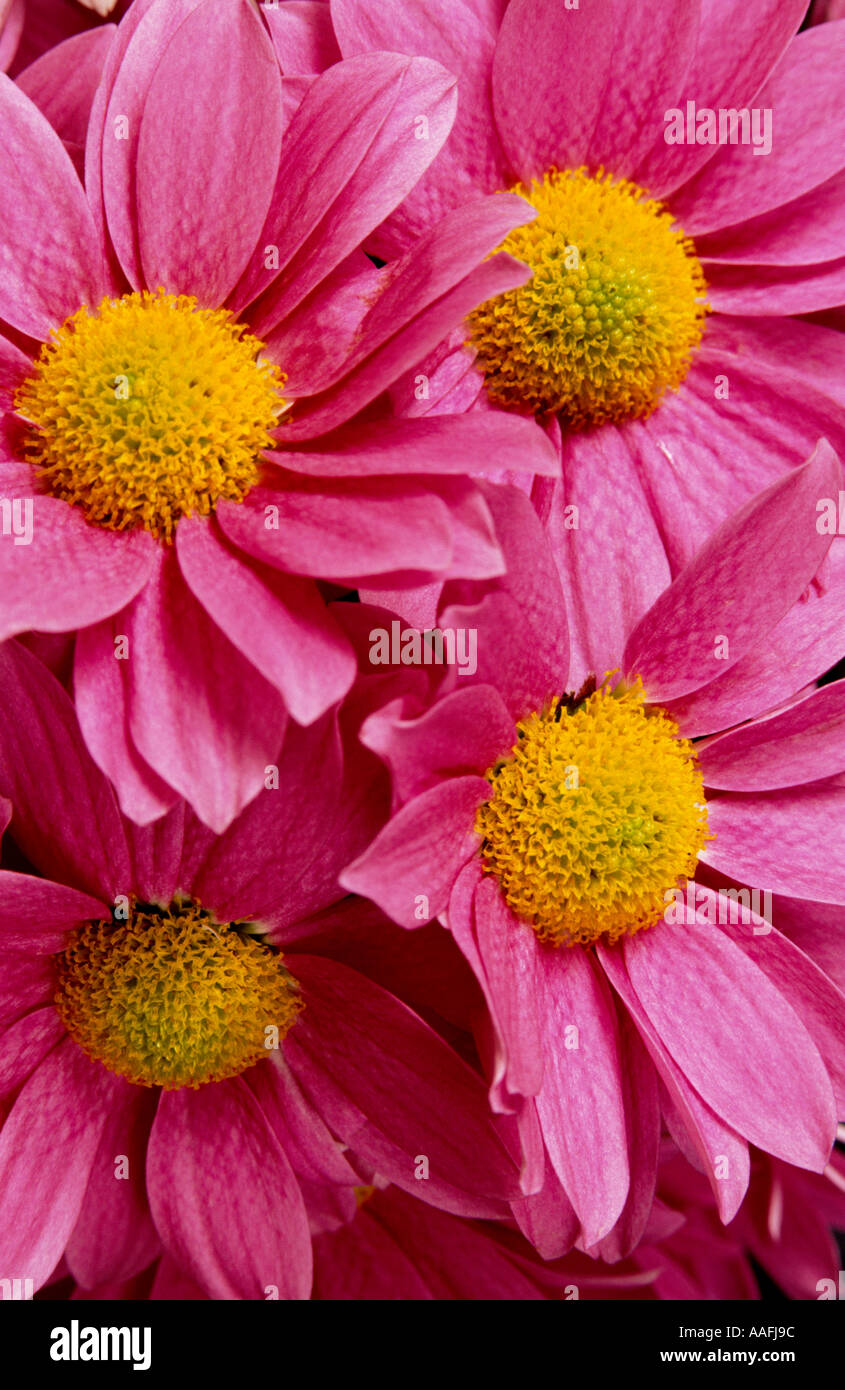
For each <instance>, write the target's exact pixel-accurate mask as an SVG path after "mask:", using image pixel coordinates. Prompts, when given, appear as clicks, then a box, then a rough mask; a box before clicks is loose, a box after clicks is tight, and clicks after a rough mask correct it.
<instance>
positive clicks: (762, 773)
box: [698, 681, 845, 792]
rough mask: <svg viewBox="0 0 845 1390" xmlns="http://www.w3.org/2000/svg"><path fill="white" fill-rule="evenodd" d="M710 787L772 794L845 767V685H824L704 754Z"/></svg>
mask: <svg viewBox="0 0 845 1390" xmlns="http://www.w3.org/2000/svg"><path fill="white" fill-rule="evenodd" d="M698 762H699V767H700V768H701V771H702V775H703V777H704V781H705V784H706V786H708V787H720V788H722V789H725V790H728V791H738V792H753V791H769V790H772V789H774V788H777V787H793V786H796V785H798V784H800V783H802V782H813V781H816V780H818V779H819V778H822V777H831V776H832V775H833V774H834V773H836V772H842V771H843V769H845V681H836V682H835V683H834V684H833V685H826V686H823V687H822V689H821V690H816V691H814V692H813V693H812V694H811V695H808V696H807V698H806V699H804V700H801V701H800V702H799V703H798V704H796V705H791V706H790V707H789V709H786V710H783V711H782V712H781V713H780V714H776V715H773V716H771V717H770V718H768V719H761V720H758V721H757V722H755V723H753V724H746V725H745V726H744V727H743V728H742V729H735V730H734V731H733V732H732V733H729V734H723V735H722V737H721V738H718V739H716V740H715V741H714V742H712V743H709V744H707V746H706V747H704V748H703V749H702V750H701V751H700V753H699V755H698Z"/></svg>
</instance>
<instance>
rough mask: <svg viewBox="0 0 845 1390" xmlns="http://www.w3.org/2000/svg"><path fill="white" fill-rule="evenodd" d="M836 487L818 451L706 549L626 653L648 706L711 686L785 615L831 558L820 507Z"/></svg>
mask: <svg viewBox="0 0 845 1390" xmlns="http://www.w3.org/2000/svg"><path fill="white" fill-rule="evenodd" d="M840 479H841V473H840V467H839V461H838V459H837V458H836V455H835V454H834V453H833V451H832V450H831V448H830V446H829V445H828V444H826V443H825V442H824V441H821V442H820V443H819V445H818V447H817V449H816V451H815V453H814V454H813V456H812V457H811V458H810V459H809V460H808V461H807V463H805V464H804V465H803V466H802V467H801V468H796V469H795V470H794V471H793V472H792V473H789V474H787V475H786V476H785V477H784V478H782V479H780V480H779V481H778V482H776V483H774V484H773V485H772V486H771V487H770V488H768V489H767V490H766V491H765V492H764V493H762V494H761V495H760V496H758V497H755V498H752V500H751V501H750V502H749V503H747V504H746V506H745V507H743V508H742V509H741V510H740V511H739V512H737V513H736V514H735V515H734V516H733V517H732V518H730V519H729V520H728V521H727V522H725V523H724V525H723V526H721V527H720V528H719V530H718V531H717V532H716V533H715V535H713V536H712V537H711V538H710V540H709V541H707V542H706V544H705V545H704V546H702V548H701V550H700V551H699V552H698V554H697V555H696V557H695V559H694V560H693V561H692V562H691V563H690V564H689V565H688V566H687V568H686V569H685V570H684V571H683V573H682V574H681V575H680V576H679V577H678V579H676V580H675V582H674V584H672V585H671V587H670V588H669V589H667V590H666V591H665V592H664V593H663V594H662V595H661V596H660V597H659V598H658V599H657V601H656V603H654V604H653V605H652V607H651V608H650V609H649V611H648V613H646V614H645V616H644V617H643V618H642V619H641V621H640V622H639V624H638V625H637V627H636V628H635V629H634V632H633V633H632V634H631V637H630V638H629V640H628V644H627V646H626V648H625V656H624V668H625V670H626V671H628V672H631V673H632V674H636V673H638V674H640V675H641V676H642V678H643V683H644V685H645V687H646V690H647V691H648V693H649V696H650V697H651V698H652V699H654V700H661V701H662V700H671V699H673V698H674V699H676V698H678V697H679V696H681V695H685V694H687V693H688V692H689V691H691V690H696V689H698V688H700V687H701V686H704V685H708V684H709V683H710V681H712V680H715V679H716V677H718V676H719V675H721V674H722V672H723V671H725V670H728V669H729V668H730V667H731V666H732V665H734V663H735V662H737V661H738V660H739V659H740V657H742V656H744V655H745V654H746V653H747V652H749V651H753V649H754V647H755V646H756V645H757V644H758V643H759V642H760V641H761V640H762V639H763V638H764V637H765V636H766V634H767V633H768V632H769V631H771V629H772V628H773V627H774V626H775V625H776V623H777V622H778V621H779V620H780V619H781V618H782V617H783V616H784V615H785V614H786V613H787V612H788V611H789V609H790V608H791V607H792V605H793V603H795V602H796V601H797V600H798V599H799V598H800V596H801V594H802V593H803V591H804V590H805V589H806V587H807V585H808V584H809V583H810V580H811V579H812V578H813V576H814V575H815V573H816V571H817V570H818V568H819V566H820V564H821V562H822V560H823V559H824V556H825V554H826V552H827V550H828V549H829V546H830V537H829V536H823V535H820V534H819V530H818V528H817V525H816V523H817V521H818V510H817V506H816V504H817V502H818V500H819V498H822V497H836V495H837V489H838V486H839V483H840ZM775 558H776V560H777V564H776V565H775V564H774V559H775ZM726 644H727V645H726Z"/></svg>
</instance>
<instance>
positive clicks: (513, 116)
mask: <svg viewBox="0 0 845 1390" xmlns="http://www.w3.org/2000/svg"><path fill="white" fill-rule="evenodd" d="M282 9H283V10H284V9H285V7H284V6H283V7H282ZM290 9H291V15H290V16H285V17H284V18H282V17H280V18H279V19H278V20H276V30H277V33H278V39H277V42H278V46H279V50H280V53H281V55H282V63H283V67H284V68H285V70H289V71H302V70H306V69H307V65H308V63H309V62H311V63H316V62H318V61H322V62H326V61H333V58H332V57H331V54H332V43H334V53H335V54H337V53H342V54H344V55H346V56H348V55H352V54H361V53H365V52H368V51H371V50H374V49H379V48H382V47H391V48H394V49H397V50H398V51H400V52H404V53H409V54H417V55H420V54H422V55H426V56H428V57H430V58H432V59H437V60H438V61H440V62H442V63H443V64H444V65H445V66H446V67H447V68H449V69H450V70H451V71H453V72H455V73H456V74H457V76H458V79H459V81H458V91H459V105H458V116H457V119H456V123H455V127H454V129H453V131H452V134H451V136H450V138H449V140H448V141H447V143H446V145H445V146H444V149H443V150H442V151H441V153H440V154H439V156H438V158H437V159H436V160H435V162H434V163H433V165H432V167H431V168H430V170H429V171H428V172H427V174H426V175H425V177H424V178H423V179H422V180H421V181H420V183H419V184H418V185H417V187H416V188H415V189H414V190H413V191H412V192H411V193H410V194H409V196H408V197H407V198H406V199H405V201H404V202H403V204H402V205H401V207H400V208H399V209H397V211H396V212H395V213H394V214H393V215H392V216H391V217H390V218H389V219H388V220H387V223H386V225H385V226H384V227H383V228H382V229H381V230H380V233H379V237H378V240H377V242H373V245H374V246H375V247H377V248H378V249H379V251H380V254H382V255H385V256H390V255H395V254H401V253H402V252H403V251H404V249H405V248H406V247H407V245H408V244H409V241H410V240H412V239H413V238H414V237H416V236H418V235H419V233H420V231H421V229H422V228H424V227H429V226H431V225H433V224H434V223H435V222H436V220H437V219H438V218H439V217H441V216H443V215H444V214H445V213H446V212H448V210H449V209H451V208H454V207H456V206H459V205H460V204H461V202H462V200H464V199H466V198H468V197H471V196H472V195H473V194H476V193H479V192H485V193H490V192H492V191H493V190H495V189H505V188H509V189H513V188H518V189H519V191H520V192H521V193H522V194H523V196H525V197H526V198H528V200H529V201H531V202H532V203H533V205H534V206H535V207H536V208H537V210H538V217H537V219H536V221H535V222H533V223H531V224H530V225H526V226H523V227H521V228H518V229H517V230H516V231H515V232H513V233H512V234H511V235H510V236H509V237H508V238H507V239H506V240H505V242H504V243H503V244H504V246H505V247H506V248H507V249H508V250H510V251H511V252H512V253H513V254H514V255H516V256H517V257H519V258H520V259H522V260H524V261H525V262H526V263H527V264H529V265H531V267H532V269H533V272H534V273H533V278H532V280H531V281H530V282H529V283H528V284H526V285H524V286H520V287H518V288H517V289H516V290H514V291H511V292H509V293H507V294H505V295H503V296H500V297H498V298H494V299H491V301H490V302H489V303H488V304H487V305H485V306H484V307H483V308H482V309H480V310H478V311H477V312H475V313H473V314H472V315H470V319H469V332H468V335H467V337H468V343H469V346H470V348H471V349H472V351H473V352H474V353H475V355H476V364H475V368H474V369H472V370H470V371H466V369H464V372H463V375H462V376H460V368H459V367H458V365H457V363H455V362H452V363H451V365H450V368H449V370H450V372H451V375H452V377H453V379H457V378H458V377H459V376H460V381H461V385H460V396H461V399H462V401H463V402H464V404H465V405H469V404H471V403H472V402H473V401H474V400H476V399H477V398H479V392H480V393H481V398H482V399H483V398H484V397H485V396H486V397H487V398H488V401H492V402H494V403H496V404H497V405H499V406H501V407H503V408H505V409H508V410H516V411H530V412H535V413H537V414H538V416H541V417H545V418H547V419H548V420H549V428H550V432H551V434H552V437H553V438H555V440H556V442H557V443H558V447H559V448H560V452H561V459H562V470H563V471H562V479H561V480H560V481H558V482H557V483H555V484H553V485H552V486H551V488H550V489H548V490H544V491H547V492H550V493H551V496H547V505H548V506H549V508H550V510H552V511H553V512H554V513H555V514H556V515H557V517H558V518H559V521H558V524H559V527H560V529H561V532H563V518H564V514H565V513H564V509H565V507H567V506H569V507H575V508H576V509H577V510H578V513H580V515H579V517H578V524H577V525H576V524H573V525H572V534H571V535H570V534H565V535H563V534H562V535H561V538H560V543H559V549H560V550H561V551H563V550H564V549H565V550H571V551H572V553H573V557H574V559H573V561H572V562H571V563H572V564H574V567H575V568H576V571H577V574H576V577H577V578H578V579H579V580H580V582H582V583H585V582H586V579H585V576H587V575H588V574H589V572H590V570H591V566H592V561H593V556H594V555H595V554H596V553H598V551H599V550H600V549H601V548H602V547H604V548H607V549H613V548H615V547H617V546H618V545H619V544H620V538H621V537H622V535H623V529H624V531H626V532H627V536H626V537H625V540H624V543H627V544H630V543H633V544H635V546H636V555H635V556H634V555H632V556H631V564H630V566H629V568H628V572H627V574H626V576H625V582H624V585H623V587H622V588H621V589H619V590H618V591H614V590H612V589H611V587H610V584H609V583H608V585H606V586H605V590H606V594H607V597H608V600H609V601H610V603H609V606H610V610H611V613H613V612H615V609H616V608H617V607H620V606H621V607H624V608H625V610H626V612H627V615H628V617H629V618H630V619H631V620H632V621H636V620H637V619H639V618H640V617H641V616H642V614H643V613H644V612H645V611H646V609H647V608H648V607H649V606H650V604H651V603H653V602H654V600H655V599H656V597H657V595H658V594H659V593H660V591H661V589H662V588H664V587H665V585H666V584H667V583H668V582H669V580H670V579H671V577H672V576H673V575H674V574H676V573H677V572H678V570H679V569H680V568H681V567H682V565H683V564H684V563H685V562H686V561H687V560H688V559H689V558H690V557H691V556H692V554H694V552H695V550H696V548H697V547H698V545H699V544H700V543H701V541H702V540H703V539H704V538H705V536H706V535H707V534H709V533H710V532H711V531H712V530H713V529H714V527H715V526H716V525H717V524H719V523H720V522H721V521H722V520H724V519H725V517H726V516H728V515H729V514H730V512H731V511H733V510H734V509H735V508H736V507H738V506H740V505H741V504H742V503H743V502H745V501H746V500H747V499H748V498H749V497H750V496H752V495H753V494H754V493H755V492H757V491H759V490H760V489H762V488H763V487H765V486H767V485H768V484H769V483H770V482H772V481H773V480H774V478H775V477H776V476H777V475H778V474H779V473H780V472H782V471H783V470H784V469H786V468H790V467H792V466H793V465H794V463H795V461H796V459H798V458H806V457H807V456H808V455H809V453H810V452H811V450H812V448H813V447H814V445H815V442H816V440H817V439H818V438H819V437H821V436H824V437H826V438H828V439H830V441H831V442H832V444H833V445H834V447H835V448H837V449H838V450H839V451H840V452H843V450H845V430H843V426H844V425H845V416H843V412H842V405H843V401H845V394H844V393H843V387H842V382H843V379H845V341H843V339H842V337H841V335H838V334H835V333H833V332H832V331H830V330H829V329H826V328H822V327H820V326H818V325H817V324H813V323H807V322H801V321H797V320H796V319H795V318H793V317H790V316H793V315H796V314H805V313H809V312H812V311H818V310H824V309H827V308H829V307H830V306H834V305H838V304H841V303H842V301H843V298H845V257H843V254H842V250H843V236H842V231H843V226H845V198H843V187H845V184H844V183H843V166H844V165H845V107H843V103H842V100H841V92H840V78H839V73H840V71H841V68H842V65H843V61H844V60H845V25H837V24H829V25H825V26H824V28H823V29H821V30H819V29H816V30H811V31H807V32H804V33H800V34H797V35H796V30H797V29H798V27H799V25H800V23H801V21H802V19H803V17H804V13H805V10H806V3H805V0H724V3H721V0H720V3H718V4H700V3H699V2H698V0H683V3H678V0H659V2H658V3H656V4H650V5H645V4H631V3H629V0H590V3H589V4H582V5H580V6H579V7H577V8H576V7H569V6H567V5H564V3H563V0H511V3H510V4H508V5H504V4H503V3H501V0H448V3H446V0H444V3H442V4H437V3H422V2H421V0H408V3H406V4H404V5H402V6H401V7H396V6H385V5H383V4H382V3H381V0H332V3H331V5H330V7H326V6H321V5H318V6H314V7H312V9H311V11H309V16H310V25H311V28H312V31H313V42H312V43H311V45H310V46H309V45H308V44H306V43H305V42H304V39H303V35H302V25H301V22H297V17H296V10H297V7H295V6H292V7H290ZM327 10H328V12H327ZM329 15H330V16H331V19H332V21H333V31H332V30H331V29H330V28H329V23H328V21H329ZM690 107H694V114H692V113H691V112H690V110H689V108H690ZM667 141H675V142H677V141H680V143H669V142H667ZM723 141H724V142H726V143H720V142H723ZM705 142H709V143H705ZM454 356H455V353H454V352H453V353H452V357H454ZM477 368H480V370H477ZM485 383H486V392H485V390H484V384H485ZM493 466H495V463H494V461H491V467H493ZM573 515H574V514H573ZM632 537H636V540H635V541H633V542H632V541H631V538H632ZM553 543H555V544H556V546H557V545H558V542H557V540H556V539H555V538H553ZM559 559H563V556H562V555H559ZM615 577H616V576H614V578H615ZM564 587H565V589H566V591H567V602H568V601H569V584H568V583H565V585H564ZM574 602H575V604H576V605H577V597H576V598H575V600H574ZM600 637H601V638H604V639H605V641H604V648H603V650H602V652H601V653H600V654H599V656H598V658H594V659H597V660H598V662H599V664H604V662H605V661H606V659H607V657H608V655H609V649H610V648H611V647H613V646H614V645H615V647H616V649H617V650H618V647H619V645H620V643H621V642H623V641H624V632H623V630H622V629H620V628H619V627H618V626H617V627H615V628H614V629H613V630H611V631H609V632H608V633H606V634H605V633H603V632H602V631H601V629H599V628H597V629H596V632H595V638H596V640H597V641H598V640H599V638H600ZM590 655H591V657H592V655H593V654H590ZM576 658H577V653H576Z"/></svg>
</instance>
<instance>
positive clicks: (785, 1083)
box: [625, 921, 836, 1172]
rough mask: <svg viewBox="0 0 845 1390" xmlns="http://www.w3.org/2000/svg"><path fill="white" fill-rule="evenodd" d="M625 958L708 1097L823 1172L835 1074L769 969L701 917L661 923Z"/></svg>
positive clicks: (722, 1111) (634, 940) (629, 946)
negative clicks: (766, 972) (684, 922)
mask: <svg viewBox="0 0 845 1390" xmlns="http://www.w3.org/2000/svg"><path fill="white" fill-rule="evenodd" d="M625 965H626V968H627V971H628V974H629V976H630V979H631V983H632V985H633V986H634V989H635V990H636V991H637V995H638V997H639V998H640V1000H641V1001H642V1004H643V1007H644V1008H645V1010H646V1012H647V1014H648V1016H649V1018H650V1019H651V1022H652V1023H653V1024H654V1027H655V1029H656V1030H657V1032H658V1034H659V1036H660V1038H661V1039H662V1041H663V1042H664V1044H665V1045H666V1047H667V1048H668V1050H669V1051H670V1053H671V1054H672V1056H673V1058H674V1059H675V1061H676V1062H677V1064H678V1066H679V1067H680V1068H681V1069H682V1071H683V1072H684V1074H685V1075H686V1076H687V1078H688V1079H689V1081H690V1083H691V1085H693V1086H694V1087H695V1089H696V1091H698V1093H699V1095H700V1096H701V1097H702V1099H703V1100H705V1101H706V1102H707V1104H708V1105H711V1106H712V1107H713V1109H714V1110H715V1111H716V1113H717V1114H718V1115H721V1116H722V1118H723V1119H724V1120H726V1121H727V1123H728V1124H729V1125H731V1126H732V1128H734V1129H736V1130H738V1132H739V1133H740V1134H743V1135H744V1136H745V1138H747V1139H748V1140H749V1142H750V1143H752V1144H756V1145H757V1146H758V1147H759V1148H762V1149H766V1150H767V1151H768V1152H769V1153H773V1154H774V1155H775V1157H777V1158H783V1159H785V1160H786V1162H788V1163H795V1164H797V1165H798V1166H799V1167H804V1168H811V1169H813V1170H814V1171H816V1172H821V1171H822V1170H823V1168H824V1166H825V1164H826V1163H827V1160H828V1157H829V1154H830V1147H831V1145H832V1143H833V1134H834V1132H835V1128H836V1109H835V1105H834V1101H833V1093H832V1091H831V1087H830V1081H829V1079H828V1075H827V1072H826V1070H825V1068H824V1065H823V1063H822V1060H821V1058H820V1057H819V1054H818V1051H817V1049H816V1047H815V1045H814V1043H813V1041H812V1038H811V1037H810V1036H809V1034H808V1033H807V1031H806V1029H805V1027H804V1025H803V1023H802V1022H801V1020H800V1018H799V1017H798V1016H797V1014H796V1013H795V1012H794V1010H793V1009H792V1007H791V1006H790V1004H789V1002H788V1000H787V999H786V998H785V997H784V995H783V994H781V993H780V991H779V990H778V989H777V988H776V987H775V986H774V985H773V984H772V983H771V982H770V980H769V979H768V977H767V976H766V975H764V974H763V973H762V971H760V970H759V969H758V968H757V966H755V965H754V964H753V963H752V962H751V961H750V960H749V958H748V956H747V955H746V954H745V953H744V952H743V951H742V950H740V948H739V947H738V946H736V945H735V944H734V943H733V942H732V941H731V940H730V939H729V938H728V937H727V936H726V935H725V934H724V933H723V932H721V931H719V930H718V929H717V928H715V929H714V928H712V927H708V926H707V925H705V924H704V923H702V922H700V921H697V922H696V923H695V925H689V926H680V925H679V926H676V927H674V928H672V927H667V925H666V924H665V923H658V925H657V927H656V928H654V930H652V931H649V932H640V933H638V934H637V935H636V936H633V937H629V938H627V940H626V941H625ZM726 1001H727V1003H726ZM783 1038H789V1048H788V1049H786V1050H785V1049H784V1048H783V1047H782V1046H781V1043H782V1040H783ZM773 1053H777V1054H778V1059H779V1060H778V1065H777V1067H772V1064H771V1059H772V1055H773Z"/></svg>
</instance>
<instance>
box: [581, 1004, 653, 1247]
mask: <svg viewBox="0 0 845 1390" xmlns="http://www.w3.org/2000/svg"><path fill="white" fill-rule="evenodd" d="M619 1046H620V1063H621V1073H622V1091H623V1095H624V1097H625V1128H626V1131H627V1136H628V1168H629V1170H630V1174H631V1181H630V1186H629V1188H628V1198H627V1201H626V1202H625V1206H624V1207H623V1209H622V1214H621V1215H620V1217H619V1220H618V1221H617V1222H616V1225H615V1226H614V1227H613V1230H612V1231H610V1233H609V1234H608V1235H606V1236H605V1238H604V1240H602V1241H601V1242H600V1244H599V1245H598V1246H597V1247H596V1250H595V1251H594V1252H592V1253H595V1254H596V1255H597V1256H598V1257H599V1258H600V1259H602V1260H607V1261H609V1262H610V1263H613V1262H615V1261H616V1260H621V1259H625V1258H626V1257H627V1256H628V1255H630V1253H631V1252H632V1251H633V1250H634V1249H635V1248H636V1247H637V1245H639V1243H640V1240H641V1239H642V1238H643V1235H644V1233H645V1229H646V1225H647V1223H648V1219H649V1217H650V1215H651V1212H652V1208H653V1206H654V1192H655V1185H656V1182H657V1160H658V1151H659V1145H660V1131H661V1125H660V1097H659V1094H658V1086H657V1074H656V1072H655V1069H654V1065H653V1063H652V1061H651V1058H650V1057H649V1055H648V1052H647V1050H646V1048H645V1045H644V1043H643V1042H642V1039H641V1038H640V1035H639V1033H638V1032H637V1029H636V1027H635V1026H634V1023H633V1022H632V1020H631V1018H630V1017H629V1015H628V1014H626V1013H624V1012H623V1013H622V1016H621V1018H620V1020H619Z"/></svg>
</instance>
